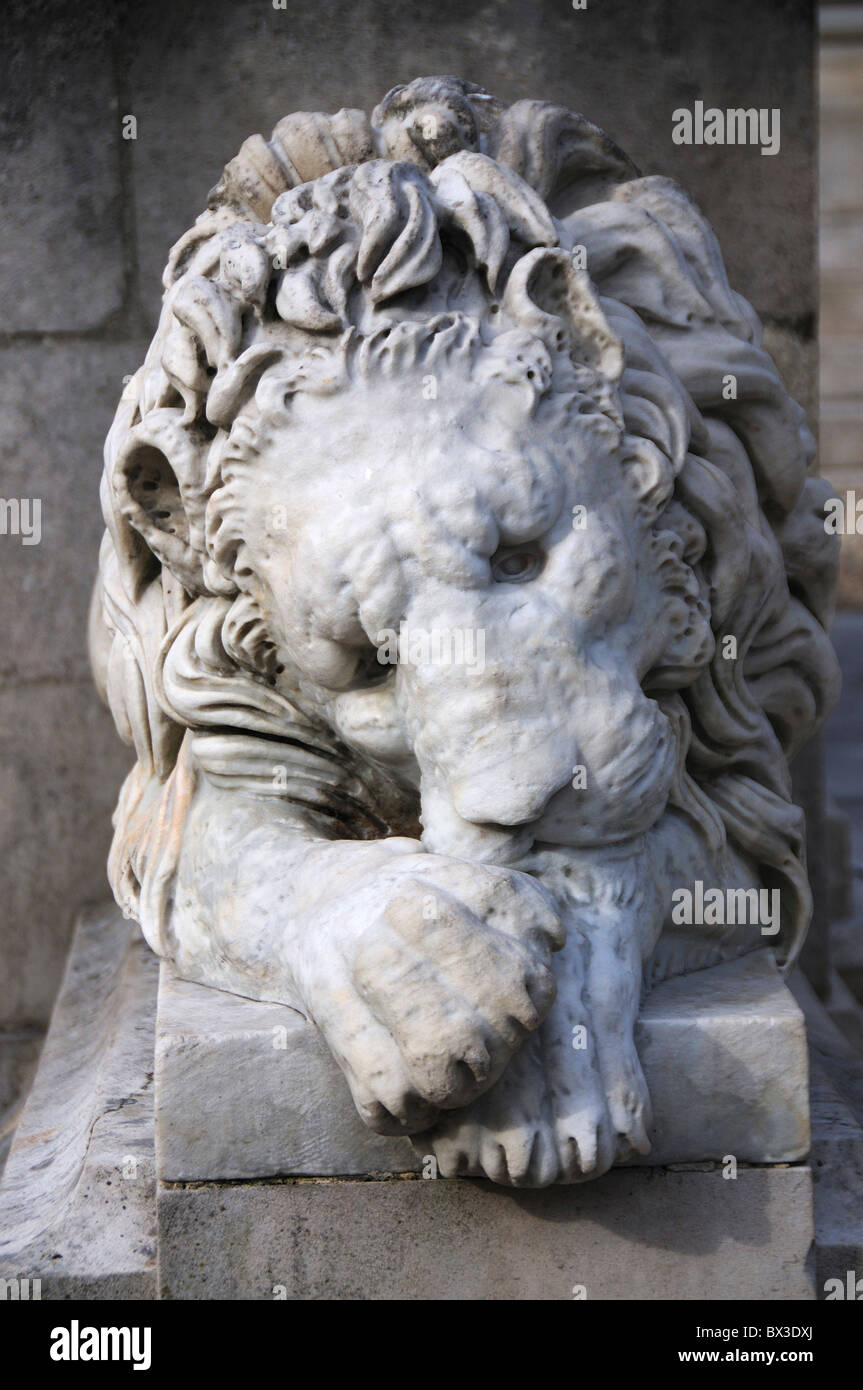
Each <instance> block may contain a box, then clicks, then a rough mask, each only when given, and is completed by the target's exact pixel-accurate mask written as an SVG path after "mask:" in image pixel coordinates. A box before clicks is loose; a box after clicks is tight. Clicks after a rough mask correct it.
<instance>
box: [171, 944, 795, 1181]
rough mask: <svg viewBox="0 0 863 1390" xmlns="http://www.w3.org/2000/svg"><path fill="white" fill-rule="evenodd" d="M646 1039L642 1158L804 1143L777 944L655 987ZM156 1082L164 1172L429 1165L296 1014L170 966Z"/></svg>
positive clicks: (324, 1172)
mask: <svg viewBox="0 0 863 1390" xmlns="http://www.w3.org/2000/svg"><path fill="white" fill-rule="evenodd" d="M636 1042H637V1044H638V1050H639V1054H640V1056H641V1058H642V1061H643V1064H644V1069H645V1076H646V1078H647V1084H648V1087H649V1089H650V1093H651V1096H652V1098H653V1115H654V1122H653V1126H652V1128H651V1134H650V1138H651V1151H650V1154H649V1155H648V1156H646V1157H639V1159H638V1162H639V1163H640V1164H649V1165H661V1164H667V1163H675V1162H680V1161H690V1162H691V1161H697V1160H701V1159H709V1158H714V1159H715V1158H722V1157H724V1156H725V1155H727V1154H730V1155H734V1156H735V1158H736V1159H737V1161H738V1162H740V1163H746V1162H749V1163H782V1162H791V1161H795V1160H799V1159H801V1158H804V1157H805V1156H806V1154H807V1152H808V1150H809V1102H808V1064H807V1051H806V1030H805V1027H804V1021H803V1015H802V1014H801V1012H800V1009H799V1007H798V1006H797V1004H796V1003H795V1001H794V999H793V998H792V996H791V995H790V994H789V992H788V990H787V989H786V988H785V986H784V985H783V983H782V981H781V979H780V976H779V974H778V972H777V970H776V967H775V965H774V964H773V961H772V958H771V956H770V955H769V954H768V953H762V952H759V953H756V954H753V955H751V956H748V957H745V958H744V959H743V960H740V961H731V962H729V963H728V964H726V965H721V966H716V967H713V968H712V969H710V970H705V971H700V972H698V973H696V974H694V975H688V976H684V977H681V978H678V979H674V980H669V981H667V982H666V983H664V984H662V985H659V986H657V988H656V989H655V990H654V991H653V992H652V994H650V995H649V996H648V998H647V1000H646V1001H645V1004H644V1006H643V1008H642V1012H641V1016H640V1018H639V1021H638V1025H637V1029H636ZM155 1096H156V1158H157V1172H158V1175H159V1178H160V1179H162V1180H163V1181H166V1182H207V1181H209V1182H212V1181H226V1180H230V1179H237V1178H265V1177H272V1176H275V1175H278V1174H282V1175H287V1176H307V1177H322V1176H331V1177H332V1176H360V1175H362V1174H365V1173H369V1172H377V1173H404V1172H411V1171H418V1170H420V1169H421V1168H422V1167H423V1154H424V1152H425V1149H424V1145H423V1136H422V1135H421V1134H420V1135H417V1136H416V1137H415V1140H414V1145H413V1147H412V1145H411V1143H410V1142H409V1141H408V1140H407V1139H400V1138H397V1137H391V1138H390V1137H387V1136H384V1135H377V1134H373V1133H371V1132H370V1131H369V1130H368V1129H367V1128H366V1127H365V1126H364V1125H363V1124H362V1122H361V1120H360V1118H359V1116H358V1115H357V1113H356V1110H355V1108H354V1106H353V1104H352V1102H351V1098H350V1094H349V1092H348V1089H347V1087H346V1086H345V1084H344V1080H343V1079H342V1077H341V1076H340V1075H339V1071H338V1068H337V1066H336V1064H335V1062H334V1061H333V1059H332V1057H331V1056H330V1055H329V1052H328V1051H327V1048H326V1045H325V1044H324V1042H323V1040H322V1038H321V1037H320V1035H319V1034H318V1032H317V1031H316V1029H314V1028H312V1027H311V1026H310V1025H309V1024H308V1023H306V1022H305V1020H304V1019H302V1018H301V1017H300V1016H299V1015H298V1014H297V1013H295V1012H294V1011H293V1010H291V1009H286V1008H284V1007H283V1006H282V1005H279V1004H259V1003H254V1002H252V1001H251V1000H247V999H239V998H237V997H236V996H231V995H228V994H225V993H223V992H216V991H213V990H210V989H206V988H204V987H202V986H201V985H195V984H190V983H188V982H187V981H183V980H178V979H177V978H176V977H175V976H174V975H173V972H172V970H171V967H170V966H163V967H162V976H161V981H160V986H159V1013H158V1024H157V1030H156V1074H155ZM437 1151H438V1155H439V1158H440V1166H439V1168H438V1171H439V1172H440V1174H441V1176H443V1177H449V1176H455V1175H456V1173H457V1171H458V1169H457V1167H456V1165H455V1163H454V1158H453V1155H452V1154H451V1153H448V1152H447V1150H446V1149H445V1148H443V1147H442V1146H440V1145H438V1149H437ZM449 1165H452V1167H450V1166H449ZM426 1166H427V1165H426Z"/></svg>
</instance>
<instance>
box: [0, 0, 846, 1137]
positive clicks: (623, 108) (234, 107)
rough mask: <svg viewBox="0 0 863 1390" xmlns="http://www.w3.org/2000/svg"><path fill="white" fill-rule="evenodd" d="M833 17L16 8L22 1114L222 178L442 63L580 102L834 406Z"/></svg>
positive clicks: (114, 746)
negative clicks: (829, 255)
mask: <svg viewBox="0 0 863 1390" xmlns="http://www.w3.org/2000/svg"><path fill="white" fill-rule="evenodd" d="M814 18H815V17H814V6H813V4H812V3H810V0H698V3H694V2H693V0H638V3H636V0H587V8H586V9H585V10H575V9H574V8H573V4H572V0H477V3H473V4H465V2H464V0H436V3H435V4H433V5H427V6H412V5H407V4H405V3H404V2H403V0H400V3H396V2H395V0H285V8H284V9H276V8H274V5H273V2H272V0H242V3H239V2H237V0H235V3H229V0H206V3H205V2H204V0H182V3H179V2H178V0H173V2H172V3H160V0H140V2H139V3H136V4H134V5H132V4H123V3H120V4H117V3H108V0H105V2H104V3H103V2H102V0H80V3H77V4H75V5H74V6H73V5H69V4H68V3H65V0H63V2H62V3H56V2H55V0H48V3H41V4H39V5H33V4H29V3H22V2H21V0H11V3H10V2H9V0H7V4H6V6H5V14H4V19H3V26H2V28H3V33H2V56H0V169H2V175H0V201H2V213H0V227H2V236H0V308H2V317H0V458H2V471H0V481H2V487H0V493H2V496H3V497H7V498H8V497H39V498H41V501H42V540H41V544H39V545H38V546H30V547H26V546H23V545H22V544H21V541H20V539H19V538H18V537H15V536H0V565H2V582H0V603H2V606H3V613H2V625H3V632H4V640H3V643H2V654H0V711H2V712H0V862H2V866H3V908H4V911H3V914H2V922H0V1029H2V1030H3V1031H2V1032H0V1113H2V1109H3V1105H4V1102H5V1101H7V1100H8V1099H9V1098H10V1097H11V1094H12V1092H13V1091H14V1090H15V1089H16V1088H17V1085H18V1083H19V1080H20V1075H21V1069H22V1068H23V1067H25V1066H26V1063H27V1060H28V1058H29V1057H30V1056H32V1054H33V1052H34V1050H35V1048H36V1047H37V1045H38V1039H39V1037H40V1036H41V1032H42V1030H43V1029H44V1026H45V1023H46V1021H47V1018H48V1014H49V1012H50V1008H51V1003H52V1000H53V998H54V995H55V992H56V988H57V985H58V981H59V976H60V973H61V970H62V963H63V956H64V950H65V946H66V943H67V941H68V936H69V931H70V928H71V924H72V919H73V915H74V913H75V911H76V909H77V908H78V906H79V905H80V904H81V903H82V902H84V901H87V900H93V899H97V898H100V897H103V896H105V894H106V892H107V887H106V880H105V871H104V862H105V856H106V852H107V847H108V842H109V838H110V814H111V810H112V806H113V803H114V800H115V797H116V794H117V790H118V788H119V785H120V782H121V780H122V777H123V775H124V773H125V771H126V769H127V766H128V761H129V759H128V753H127V751H126V750H125V749H124V747H123V746H122V745H121V744H120V742H119V740H118V739H117V738H116V736H115V734H114V731H113V726H112V724H111V721H110V719H109V716H108V715H107V713H106V712H105V711H104V710H102V708H101V707H100V705H99V703H98V701H97V698H96V696H95V694H94V691H93V689H92V686H91V682H90V676H89V671H88V665H87V657H86V649H85V625H86V610H87V603H88V596H89V588H90V582H91V577H92V574H93V572H94V570H95V565H96V555H97V548H98V543H99V538H100V534H101V521H100V515H99V506H98V484H99V474H100V469H101V447H102V441H103V438H104V435H105V433H106V430H107V428H108V425H109V423H110V419H111V415H112V412H113V409H114V406H115V403H116V401H117V399H118V397H119V394H120V391H121V389H122V379H123V376H124V375H125V374H127V373H130V372H133V371H134V370H135V369H136V367H137V366H138V365H139V362H140V360H141V357H142V355H143V352H144V350H145V348H146V344H147V340H148V337H149V335H150V333H151V332H152V329H153V327H154V325H155V320H156V315H157V311H158V305H159V297H160V275H161V270H162V266H163V264H164V261H165V259H166V254H167V251H168V248H169V247H170V245H171V244H172V242H173V241H174V240H175V239H176V238H177V237H178V236H179V235H180V234H181V233H182V232H183V231H184V230H185V228H186V227H187V226H188V225H189V224H190V223H191V222H192V220H193V219H194V217H195V216H196V215H197V213H198V212H199V211H200V210H201V209H202V207H203V205H204V201H205V198H206V194H207V191H208V189H209V188H210V187H211V186H212V185H213V184H214V183H215V182H216V180H217V178H218V176H219V174H220V172H221V169H222V166H223V164H224V163H225V162H226V161H227V160H228V159H229V158H231V157H232V156H233V155H234V153H235V152H236V150H237V149H238V147H239V145H240V144H241V142H242V141H243V140H244V139H245V138H246V137H247V136H248V135H249V134H251V133H253V132H256V131H261V132H263V133H264V134H265V135H269V132H270V130H271V129H272V127H273V126H274V124H275V123H276V121H277V120H278V119H279V118H280V117H281V116H282V115H284V114H285V113H287V112H289V111H293V110H296V109H302V108H311V109H322V110H330V111H331V110H335V109H337V108H338V107H339V106H361V107H366V108H370V107H371V106H372V105H373V104H374V103H375V102H376V101H378V100H379V99H380V97H381V96H382V95H383V94H384V93H385V92H386V91H387V89H388V88H389V87H391V86H393V85H394V84H395V83H397V82H402V81H408V80H410V79H411V78H412V77H415V76H418V75H421V74H430V73H455V74H458V75H461V76H464V77H468V78H470V79H471V80H473V81H475V82H479V83H481V84H483V85H484V86H486V87H488V88H490V89H491V90H492V91H494V92H495V93H497V94H498V95H499V96H501V97H503V98H505V99H508V100H515V99H518V98H521V97H540V98H543V99H545V100H548V101H552V102H559V103H562V104H563V105H566V106H569V107H572V108H574V109H577V110H581V111H583V112H584V113H585V114H587V115H588V116H590V118H591V119H593V120H594V121H596V122H597V123H598V124H599V125H601V126H603V127H604V128H605V129H606V130H607V131H608V133H609V134H610V135H612V136H613V137H614V139H616V140H617V141H618V142H619V143H620V144H621V145H623V147H624V148H625V149H626V150H627V152H628V153H629V154H630V155H631V156H632V157H633V158H634V160H635V161H636V163H637V164H638V165H639V166H640V167H641V169H642V171H643V172H645V173H667V174H670V175H672V176H674V177H676V178H678V179H679V180H681V182H682V183H683V184H684V185H685V186H686V187H687V188H688V189H689V191H690V192H691V193H692V194H693V195H694V196H695V198H696V199H697V200H698V201H699V202H700V204H701V206H702V207H703V208H704V210H705V211H706V213H707V215H708V217H709V218H710V220H711V221H712V222H713V224H714V226H715V228H716V230H717V232H718V234H719V237H720V240H721V242H722V245H723V249H724V251H725V255H726V260H727V264H728V267H729V273H730V276H731V280H732V283H733V284H734V286H735V288H737V289H738V290H739V291H741V292H742V293H743V294H745V295H746V296H747V297H748V298H749V299H750V300H751V301H752V302H753V303H754V305H755V307H756V309H757V310H758V312H759V314H760V315H761V316H762V318H763V319H764V321H765V324H766V326H767V346H768V348H769V350H771V351H772V352H773V354H774V356H775V357H776V358H777V361H778V362H779V365H780V367H781V368H782V369H783V370H784V372H785V374H786V377H787V379H788V381H789V384H790V386H791V388H792V390H794V392H795V393H796V394H797V396H798V398H799V399H800V400H801V401H802V403H803V404H804V405H806V406H807V408H809V409H810V411H813V412H814V407H815V405H816V396H815V373H816V350H815V341H814V334H815V324H816V310H817V264H816V217H815V208H816V122H815V118H814V94H815V88H814V71H813V68H814V54H815V45H814ZM698 99H701V100H704V101H705V103H706V104H708V105H716V106H720V107H726V106H744V107H748V106H756V107H779V108H780V109H781V113H782V114H781V120H782V124H781V136H782V143H781V151H780V153H779V154H778V155H776V156H775V157H772V158H771V157H764V156H762V155H761V154H760V151H759V150H758V149H757V148H749V147H743V148H722V147H700V148H699V147H683V146H676V145H674V144H673V143H672V141H671V128H672V119H671V116H672V111H673V110H674V109H675V108H676V107H678V106H689V107H691V106H692V103H693V102H694V101H695V100H698ZM128 114H131V115H134V116H135V118H136V121H137V138H136V139H135V140H124V139H123V138H122V134H121V131H122V118H123V117H124V116H125V115H128ZM858 139H859V137H858ZM4 1059H5V1060H4Z"/></svg>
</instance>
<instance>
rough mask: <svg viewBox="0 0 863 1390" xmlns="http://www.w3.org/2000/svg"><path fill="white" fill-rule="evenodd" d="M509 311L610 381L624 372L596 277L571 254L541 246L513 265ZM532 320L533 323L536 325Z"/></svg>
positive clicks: (508, 289) (508, 290)
mask: <svg viewBox="0 0 863 1390" xmlns="http://www.w3.org/2000/svg"><path fill="white" fill-rule="evenodd" d="M503 307H504V309H505V310H507V311H508V312H510V313H511V314H512V315H513V317H514V318H516V320H517V321H519V322H520V323H523V324H529V325H530V326H531V327H532V329H533V331H534V332H535V333H536V334H537V335H538V336H539V337H541V338H543V340H544V341H545V342H546V343H547V345H548V346H549V347H550V348H553V347H563V346H564V339H563V336H562V335H564V334H565V336H566V340H567V341H566V346H567V347H568V348H569V352H570V355H571V356H572V359H573V361H574V362H575V363H576V364H578V365H580V366H585V367H590V368H592V369H593V370H594V371H596V372H599V373H600V375H602V376H604V377H605V378H606V379H607V380H609V381H619V380H620V377H621V375H622V374H623V365H624V364H623V345H622V343H621V341H620V339H619V338H618V337H617V335H616V334H615V333H614V332H613V330H612V328H611V327H610V325H609V323H608V320H607V319H606V317H605V314H604V313H603V311H602V308H601V306H600V303H599V300H598V299H597V297H596V295H595V294H594V292H593V288H592V286H591V283H590V277H589V276H588V274H587V273H586V271H584V270H578V269H577V268H576V267H575V266H574V265H573V263H572V260H571V258H570V257H569V256H568V255H567V253H566V252H565V251H561V250H559V249H556V248H553V249H547V248H545V247H538V248H537V249H536V250H535V251H529V252H528V254H527V255H526V256H522V257H521V260H519V261H517V262H516V264H515V265H514V266H513V269H512V273H511V274H510V277H509V280H508V282H507V287H506V292H505V294H504V297H503ZM531 320H532V323H531Z"/></svg>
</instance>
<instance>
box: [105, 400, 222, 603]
mask: <svg viewBox="0 0 863 1390" xmlns="http://www.w3.org/2000/svg"><path fill="white" fill-rule="evenodd" d="M182 420H183V413H182V411H180V410H173V409H162V410H152V411H150V412H149V414H148V415H147V416H146V419H145V420H144V422H143V423H142V424H139V425H136V426H135V428H134V429H131V430H130V431H129V433H128V435H127V437H126V439H125V441H124V443H123V445H122V448H121V449H120V451H119V453H118V455H117V458H116V460H115V462H114V467H113V471H112V482H113V486H114V491H115V494H116V497H117V502H118V505H119V508H120V511H121V512H122V514H123V516H124V517H125V518H126V520H127V521H128V522H129V524H130V525H131V526H132V527H133V528H134V529H135V530H136V531H137V532H138V534H139V535H140V536H142V537H143V539H144V540H145V541H146V543H147V545H148V546H149V548H150V550H152V552H153V554H154V555H156V556H157V558H158V559H159V560H160V561H161V562H162V564H163V565H166V566H167V567H168V569H169V570H171V572H172V573H173V574H175V575H176V577H177V578H178V579H179V580H180V582H181V583H182V584H183V586H184V588H186V589H188V590H189V592H191V593H201V592H203V591H204V590H205V585H204V580H203V566H204V563H205V559H206V552H205V549H204V496H203V484H204V476H205V465H206V455H207V448H208V441H207V440H206V439H205V438H204V437H203V435H202V434H200V432H199V431H197V430H195V429H194V428H189V427H188V426H185V425H184V424H183V423H182Z"/></svg>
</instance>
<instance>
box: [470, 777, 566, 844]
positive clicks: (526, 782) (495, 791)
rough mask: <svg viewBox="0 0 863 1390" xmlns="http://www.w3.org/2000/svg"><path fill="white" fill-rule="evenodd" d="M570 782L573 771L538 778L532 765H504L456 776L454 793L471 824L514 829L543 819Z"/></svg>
mask: <svg viewBox="0 0 863 1390" xmlns="http://www.w3.org/2000/svg"><path fill="white" fill-rule="evenodd" d="M568 784H569V773H568V772H566V773H561V772H560V771H559V770H558V771H556V772H555V773H549V774H548V775H546V777H545V778H542V779H537V778H536V775H535V772H534V773H533V774H532V772H531V769H530V766H529V765H528V766H518V765H515V766H512V765H510V766H507V765H504V764H500V765H498V766H497V767H494V768H491V769H490V770H489V771H488V772H485V773H483V772H479V773H478V772H477V771H475V770H474V771H472V772H471V775H470V777H464V778H460V777H457V778H455V779H453V780H452V781H451V783H450V794H451V796H452V803H453V806H454V807H455V810H456V811H457V813H458V814H459V816H461V818H462V820H465V821H467V822H468V823H469V824H471V825H503V826H506V827H507V828H510V829H511V828H513V827H515V826H520V825H529V824H530V823H531V822H532V821H536V820H539V819H540V817H541V816H542V814H543V812H544V811H545V809H546V807H547V806H548V803H549V802H550V801H551V799H552V797H554V796H555V795H556V794H557V792H559V791H561V790H562V788H563V787H565V786H567V785H568Z"/></svg>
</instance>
